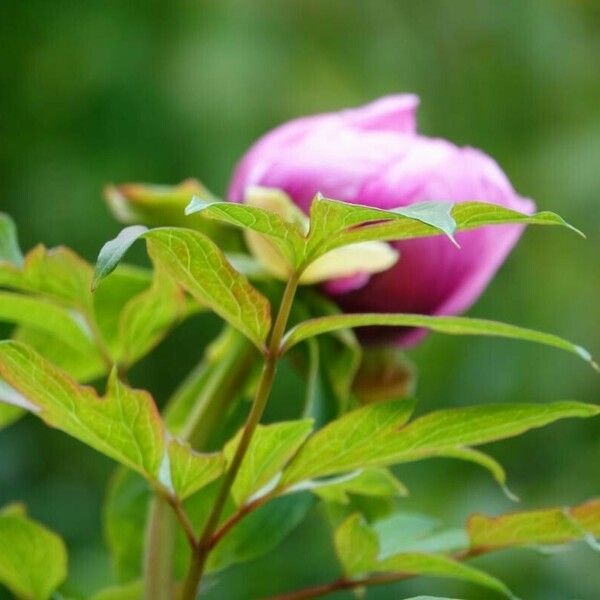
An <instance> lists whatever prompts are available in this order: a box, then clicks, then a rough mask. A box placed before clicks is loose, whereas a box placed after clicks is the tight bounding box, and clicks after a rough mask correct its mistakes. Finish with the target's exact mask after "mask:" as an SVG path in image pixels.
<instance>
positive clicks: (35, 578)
mask: <svg viewBox="0 0 600 600" xmlns="http://www.w3.org/2000/svg"><path fill="white" fill-rule="evenodd" d="M66 575H67V551H66V548H65V545H64V543H63V541H62V540H61V539H60V538H59V537H58V536H57V535H56V534H55V533H53V532H51V531H49V530H48V529H46V528H45V527H44V526H42V525H40V524H39V523H37V522H35V521H33V520H32V519H30V518H28V517H27V516H26V515H25V514H24V511H23V509H21V508H19V509H16V508H10V509H9V510H4V511H2V512H0V583H1V584H3V585H5V586H6V587H7V588H8V589H9V590H10V591H11V592H12V593H13V594H14V595H15V596H17V597H19V598H24V599H28V600H46V599H47V598H49V597H50V596H51V594H52V593H53V592H54V590H55V589H56V588H57V587H58V586H59V585H60V584H61V583H62V582H63V581H64V579H65V577H66Z"/></svg>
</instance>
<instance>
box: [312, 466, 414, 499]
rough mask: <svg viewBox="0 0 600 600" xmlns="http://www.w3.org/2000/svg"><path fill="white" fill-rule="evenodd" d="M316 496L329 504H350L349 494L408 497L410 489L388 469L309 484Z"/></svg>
mask: <svg viewBox="0 0 600 600" xmlns="http://www.w3.org/2000/svg"><path fill="white" fill-rule="evenodd" d="M307 484H310V486H309V485H307V486H306V489H310V490H311V491H312V492H313V493H314V494H316V495H317V496H319V497H320V498H321V499H323V500H326V501H327V502H337V503H338V504H348V503H349V501H350V498H349V496H348V495H349V494H356V495H359V496H371V497H381V498H387V497H393V496H407V495H408V489H407V488H406V486H405V485H404V484H403V483H402V482H401V481H400V480H399V479H397V478H396V477H395V476H394V475H393V474H392V473H391V472H390V471H389V470H388V469H381V468H379V469H365V470H364V471H358V472H356V473H351V474H350V475H349V476H342V477H339V478H334V479H333V480H316V481H314V480H313V481H310V482H307Z"/></svg>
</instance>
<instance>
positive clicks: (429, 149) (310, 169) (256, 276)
mask: <svg viewBox="0 0 600 600" xmlns="http://www.w3.org/2000/svg"><path fill="white" fill-rule="evenodd" d="M417 105H418V99H417V98H416V97H415V96H412V95H399V96H391V97H386V98H382V99H380V100H377V101H375V102H373V103H371V104H368V105H366V106H364V107H361V108H358V109H351V110H345V111H342V112H339V113H332V114H326V115H317V116H312V117H307V118H302V119H298V120H295V121H291V122H290V123H287V124H285V125H283V126H281V127H279V128H277V129H275V130H274V131H272V132H270V133H268V134H267V135H265V136H264V137H263V138H261V139H260V140H258V141H257V142H256V144H255V145H254V146H253V147H252V148H251V149H250V150H249V151H248V153H247V154H246V155H245V156H244V157H243V158H242V160H241V161H240V163H239V165H238V166H237V168H236V170H235V173H234V175H233V177H232V182H231V185H230V188H229V192H228V199H227V200H220V199H218V198H216V197H215V196H213V195H212V194H211V193H210V192H209V191H208V190H207V189H206V188H204V187H203V186H202V185H201V184H200V183H198V182H196V181H195V180H188V181H185V182H183V183H182V184H180V185H178V186H174V187H169V186H150V185H144V184H125V185H120V186H109V187H107V189H106V199H107V202H108V205H109V206H110V208H111V210H112V212H113V214H114V215H115V216H116V218H117V219H118V220H119V221H121V222H123V223H125V224H127V225H128V226H127V227H126V228H125V229H123V230H122V231H121V233H119V235H118V236H117V237H116V238H115V239H113V240H111V241H109V242H107V243H106V244H105V245H104V246H103V248H102V249H101V250H100V253H99V256H98V260H97V263H96V265H95V266H92V265H90V264H88V263H87V262H86V261H84V260H83V259H82V258H81V257H79V256H78V255H77V254H75V253H74V252H73V251H71V250H69V249H67V248H64V247H59V248H53V249H46V248H44V247H43V246H37V247H35V248H33V249H32V250H30V251H29V252H27V254H25V255H23V254H22V252H21V249H20V247H19V243H18V240H17V234H16V229H15V226H14V224H13V222H12V220H11V219H10V217H9V216H8V215H2V216H1V218H0V288H1V291H0V320H2V321H6V322H9V323H13V324H15V326H16V327H15V329H14V331H13V334H12V337H11V339H8V340H4V341H2V342H0V426H8V425H10V424H11V423H12V422H14V421H15V420H16V419H18V418H20V417H21V416H22V415H24V414H26V413H29V414H31V415H33V416H36V417H38V418H40V419H42V420H43V421H44V422H45V423H46V424H48V425H49V426H51V427H54V428H57V429H59V430H61V431H63V432H65V433H66V434H68V435H70V436H73V437H75V438H76V439H78V440H79V441H81V442H82V443H84V444H87V445H88V446H90V447H92V448H94V449H95V450H97V451H99V452H101V453H103V454H105V455H106V456H108V457H110V458H111V459H113V460H114V461H115V462H117V463H118V465H119V466H118V467H117V469H116V472H115V475H114V477H113V480H112V483H111V486H110V489H109V490H108V493H107V500H106V510H105V515H106V519H105V521H106V537H107V541H108V546H109V551H110V553H111V556H112V559H113V563H114V566H115V579H116V582H117V583H116V584H114V585H110V583H111V582H107V585H108V586H109V587H107V588H106V589H105V590H101V591H99V592H98V594H97V595H96V596H95V600H110V599H112V600H127V599H137V598H146V599H152V600H163V599H165V600H166V599H179V600H192V599H195V598H198V597H200V598H202V597H203V594H204V592H205V590H207V589H210V588H211V587H214V586H219V582H220V581H221V580H222V578H224V577H226V576H227V569H228V568H229V567H231V566H232V565H235V564H237V563H240V562H243V561H248V560H251V559H253V558H256V557H258V556H260V555H261V554H265V553H268V552H271V551H273V550H275V549H276V548H277V546H278V545H279V544H280V543H281V542H282V541H283V540H284V539H285V538H286V537H287V536H288V535H289V534H290V533H291V532H292V531H294V530H295V529H296V528H299V527H302V526H303V525H302V524H303V521H304V519H305V517H306V515H307V513H308V511H309V510H310V509H311V508H312V507H313V506H314V505H315V504H319V505H321V506H323V507H324V508H325V512H324V514H325V515H326V521H327V527H324V530H323V535H324V536H331V539H332V540H333V547H334V549H335V553H336V557H337V560H338V563H339V568H340V572H339V577H337V578H336V579H334V580H333V581H330V582H319V583H317V584H315V586H314V587H309V588H306V589H302V590H289V589H285V588H284V589H281V590H280V591H279V595H277V596H276V597H275V598H279V599H280V600H293V599H302V598H316V597H321V596H325V595H327V594H329V593H333V592H337V591H340V590H361V589H364V588H368V587H370V586H380V585H385V584H389V583H392V582H396V581H402V580H404V579H408V578H415V577H419V576H434V577H442V578H449V579H458V580H461V581H464V582H468V583H470V584H473V585H477V586H482V587H484V588H486V589H487V590H488V591H489V593H490V594H495V595H498V596H499V597H500V596H506V597H509V598H514V595H513V593H512V592H511V590H510V588H509V587H508V585H507V583H504V582H502V581H500V580H499V579H498V578H496V577H494V576H493V575H492V574H489V573H487V572H485V571H483V570H481V569H479V568H477V567H474V566H472V565H469V564H468V563H467V561H468V560H469V559H470V558H473V557H476V556H479V555H481V554H483V553H488V552H493V551H496V550H499V549H505V548H513V547H519V546H540V545H553V544H565V543H568V542H576V541H585V542H587V543H588V544H590V545H591V546H593V547H595V546H597V544H598V543H597V541H596V536H598V535H600V500H598V499H590V500H589V501H588V502H586V503H584V504H579V505H576V506H572V507H569V508H565V507H554V508H542V509H539V510H533V511H520V512H512V513H508V514H504V515H499V516H495V517H488V516H484V515H483V514H476V515H473V516H472V517H471V518H470V519H469V520H468V522H467V523H466V524H465V526H464V528H462V529H460V530H456V529H452V530H444V529H441V530H437V529H436V528H435V526H434V525H433V522H432V521H431V520H429V521H428V520H427V518H426V516H424V515H415V514H413V513H409V512H407V511H406V510H405V509H403V504H402V497H403V496H404V495H406V493H407V489H406V487H405V485H404V484H403V483H402V481H401V480H400V479H399V478H398V477H399V476H401V474H402V470H401V467H398V465H402V464H405V463H408V462H417V461H422V460H424V459H428V458H434V457H450V458H455V459H459V460H465V461H470V462H474V463H476V464H477V465H480V466H481V467H483V468H484V469H487V471H489V473H490V474H491V476H492V477H493V478H494V480H495V481H496V482H497V483H498V484H499V486H500V488H501V489H502V490H503V491H504V492H505V493H506V494H507V495H508V496H509V497H511V498H514V496H513V494H512V493H511V492H510V491H509V490H508V488H507V486H506V475H505V472H504V470H503V468H502V466H501V465H500V464H499V463H498V462H497V461H496V460H495V459H494V458H492V457H491V456H490V455H488V454H486V453H484V452H482V451H481V450H479V449H478V448H477V447H478V446H480V445H484V444H486V443H489V442H492V441H495V440H499V439H505V438H509V437H514V436H517V435H520V434H523V433H525V432H527V431H528V430H530V429H533V428H537V427H542V426H545V425H548V424H550V423H553V422H554V421H557V420H559V419H564V418H570V417H579V418H587V417H592V416H594V415H597V414H598V413H599V412H600V409H599V408H598V407H597V406H595V405H590V404H583V403H579V402H574V401H554V402H548V403H545V404H540V403H529V404H528V403H523V404H509V403H501V402H500V403H498V404H492V405H490V404H485V405H475V406H467V407H464V406H463V407H452V406H449V407H448V408H445V409H442V410H437V411H434V412H429V413H425V414H424V415H422V416H419V417H416V418H415V417H413V411H414V408H415V400H414V394H415V387H416V384H415V369H414V367H412V366H411V365H410V364H409V363H407V361H406V358H405V357H404V355H403V354H402V352H401V351H400V350H399V349H398V348H399V347H400V348H405V347H408V346H411V345H413V344H415V343H417V342H418V341H419V340H420V339H421V338H422V336H423V334H424V333H425V332H426V331H433V332H439V333H445V334H451V335H467V336H468V335H486V336H497V337H505V338H511V339H515V340H524V341H529V342H534V343H538V344H544V345H548V346H553V347H555V348H557V349H561V350H563V351H566V352H569V353H571V354H574V355H576V356H578V357H579V358H581V359H583V360H584V361H586V362H587V363H589V364H590V365H591V366H593V367H594V368H596V369H597V368H598V367H597V365H596V364H595V363H594V362H593V360H592V358H591V356H590V354H589V353H588V352H587V351H586V350H585V349H583V348H582V347H581V346H578V345H576V344H573V343H571V342H569V341H567V340H565V339H563V338H561V337H558V336H556V335H553V334H549V333H542V332H538V331H534V330H531V329H526V328H524V327H521V326H516V325H508V324H506V323H499V322H496V321H490V320H482V319H473V318H468V317H464V316H460V315H461V314H462V313H463V312H464V311H465V310H467V309H468V308H469V306H471V304H472V303H473V302H474V301H475V300H476V299H477V297H478V296H479V295H480V294H481V293H482V291H483V289H484V288H485V287H486V285H487V284H488V282H489V281H490V280H491V279H492V277H493V276H494V274H495V272H496V271H497V269H498V268H499V267H500V265H501V264H502V262H503V261H504V260H505V258H506V257H507V255H508V253H509V252H510V250H511V248H512V247H513V246H514V244H515V243H516V242H517V240H518V238H519V236H520V235H521V233H522V231H523V228H524V227H525V226H526V225H554V226H562V227H566V228H568V229H571V230H573V231H575V232H577V230H576V229H574V228H573V227H572V226H570V225H568V224H567V223H566V222H565V221H564V220H563V219H561V218H560V217H559V216H558V215H556V214H554V213H551V212H535V206H534V204H533V202H531V201H530V200H527V199H523V198H521V197H520V196H519V195H518V194H517V193H516V192H515V191H514V190H513V188H512V186H511V184H510V183H509V181H508V179H507V178H506V176H505V175H504V173H503V172H502V171H501V170H500V168H499V167H498V166H497V164H496V163H495V162H494V161H493V160H492V159H491V158H490V157H488V156H486V155H485V154H483V153H482V152H480V151H478V150H475V149H472V148H458V147H457V146H455V145H453V144H452V143H450V142H448V141H445V140H440V139H431V138H427V137H424V136H422V135H420V134H418V133H417V129H416V121H415V111H416V108H417ZM136 240H143V241H144V242H145V244H146V248H147V252H148V255H149V257H150V261H151V263H152V268H151V269H142V268H139V267H134V266H131V265H127V264H125V263H124V262H123V257H124V255H125V254H126V252H127V250H128V249H129V248H130V247H131V246H132V245H133V244H134V243H135V242H136ZM199 311H212V312H214V313H215V314H216V315H218V316H219V317H220V318H221V319H222V320H223V330H222V332H221V333H220V334H219V336H218V337H217V338H216V339H215V340H214V342H213V343H212V344H211V345H210V346H209V347H208V348H207V349H206V352H205V354H204V356H203V357H202V359H201V361H200V363H199V364H198V366H197V367H196V368H195V369H193V370H192V371H191V372H190V374H189V375H188V377H187V378H186V379H184V381H182V382H181V385H180V386H179V387H178V389H177V390H176V391H175V392H174V394H173V396H172V398H171V399H170V400H169V401H168V402H167V404H166V406H165V407H164V409H163V410H162V412H159V410H158V409H157V406H156V404H155V402H154V400H153V398H152V396H151V395H150V394H149V393H148V392H146V391H144V390H139V389H134V388H132V387H131V386H130V384H129V383H128V379H127V373H128V371H129V369H130V368H131V367H132V366H133V365H134V364H135V363H136V362H138V361H139V360H140V359H141V358H143V357H144V356H145V355H147V354H148V353H149V352H151V351H152V349H153V348H154V347H155V346H156V345H157V344H159V343H160V342H161V341H162V340H163V339H164V338H165V336H167V335H168V334H169V332H170V330H171V329H172V328H173V327H174V326H175V325H176V324H178V323H181V322H182V321H185V320H186V319H187V318H189V317H190V316H191V315H193V314H195V313H197V312H199ZM356 334H357V335H356ZM282 361H287V362H288V363H289V365H290V366H291V367H292V368H294V369H297V370H298V372H299V373H300V374H301V375H302V376H303V377H304V381H305V390H304V395H305V404H304V407H303V409H302V411H301V412H299V413H298V414H297V415H296V418H295V419H292V420H287V421H281V422H268V423H265V422H263V421H264V418H263V414H264V411H265V407H266V405H267V403H268V402H269V398H270V395H271V390H272V386H273V382H274V380H275V377H276V373H277V370H278V367H279V365H280V363H281V362H282ZM90 382H105V383H104V385H100V386H96V387H100V388H103V389H104V392H103V393H99V392H98V391H97V389H96V387H91V386H90V385H89V383H90ZM248 399H250V402H246V400H248ZM500 400H501V399H500ZM236 415H237V417H238V419H237V421H236V418H235V417H236ZM240 419H241V421H243V423H244V424H243V425H242V427H241V428H238V427H237V426H236V423H239V422H240ZM357 499H360V501H357ZM369 507H377V510H369ZM417 521H418V522H419V523H420V527H421V530H420V533H419V535H418V536H415V534H414V531H415V527H414V525H415V522H417ZM423 523H426V524H427V523H428V524H427V525H426V527H425V530H423ZM66 570H67V549H66V548H65V545H64V543H63V542H62V541H61V539H60V537H59V536H58V535H57V534H56V533H53V532H51V531H49V530H47V529H46V528H45V527H44V526H43V525H41V524H39V523H37V522H35V521H33V520H32V519H30V518H29V517H28V516H27V514H26V511H25V509H24V507H22V506H20V505H11V506H8V507H5V508H4V509H3V510H2V512H0V584H2V585H4V586H5V587H7V588H8V589H9V590H10V591H11V592H12V593H13V594H14V595H15V596H16V597H17V598H26V599H35V600H38V599H39V600H45V599H47V598H50V597H51V596H53V595H54V597H55V598H58V597H59V596H58V593H59V592H58V591H57V590H59V589H60V587H61V584H62V583H63V582H64V580H65V577H66ZM248 597H253V596H251V595H249V596H248Z"/></svg>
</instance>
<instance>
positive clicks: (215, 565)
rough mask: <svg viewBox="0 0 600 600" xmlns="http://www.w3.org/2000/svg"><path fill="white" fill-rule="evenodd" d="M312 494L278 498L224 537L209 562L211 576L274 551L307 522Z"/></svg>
mask: <svg viewBox="0 0 600 600" xmlns="http://www.w3.org/2000/svg"><path fill="white" fill-rule="evenodd" d="M313 504H314V501H313V498H312V497H311V496H310V494H294V495H292V496H284V497H282V498H276V499H275V500H272V501H271V502H268V503H267V504H265V505H263V506H261V507H260V508H259V509H257V510H255V511H253V512H252V513H250V514H249V515H248V516H247V517H245V518H244V519H242V520H241V521H240V522H239V523H238V524H237V525H236V526H235V527H234V528H233V529H231V530H230V531H229V533H227V535H225V537H223V539H222V540H221V541H220V542H219V544H218V545H217V546H215V548H214V550H213V551H212V552H211V554H210V557H209V559H208V566H207V570H208V571H209V572H215V571H221V570H223V569H225V568H226V567H228V566H230V565H232V564H235V563H240V562H246V561H249V560H253V559H255V558H257V557H259V556H261V555H263V554H266V553H267V552H270V551H272V550H274V549H275V548H276V547H277V546H278V545H279V544H280V543H281V542H283V540H285V539H286V538H287V537H288V535H289V534H290V533H291V532H292V531H293V530H294V529H296V527H297V526H298V525H299V524H300V523H301V522H302V521H303V520H304V518H305V517H306V514H307V512H308V511H309V509H310V508H311V507H312V506H313Z"/></svg>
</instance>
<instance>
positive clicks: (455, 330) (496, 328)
mask: <svg viewBox="0 0 600 600" xmlns="http://www.w3.org/2000/svg"><path fill="white" fill-rule="evenodd" d="M373 325H381V326H392V327H424V328H426V329H430V330H431V331H437V332H439V333H447V334H450V335H488V336H495V337H503V338H510V339H517V340H525V341H529V342H535V343H538V344H544V345H546V346H554V347H555V348H560V349H562V350H566V351H567V352H571V353H572V354H576V355H577V356H579V357H580V358H583V359H584V360H585V361H587V362H589V363H590V364H591V365H592V366H593V367H594V368H595V369H596V370H598V369H599V367H598V365H597V364H596V363H595V362H594V361H593V360H592V357H591V355H590V353H589V352H588V351H587V350H585V348H582V347H581V346H577V345H576V344H573V343H571V342H569V341H567V340H564V339H563V338H560V337H558V336H556V335H552V334H550V333H542V332H539V331H534V330H533V329H525V328H523V327H517V326H515V325H509V324H507V323H499V322H497V321H488V320H486V319H470V318H467V317H433V316H428V315H414V314H385V313H381V314H354V315H353V314H350V315H333V316H327V317H320V318H316V319H310V320H308V321H304V322H303V323H300V324H299V325H296V326H295V327H293V328H292V329H291V330H290V331H289V332H288V333H287V334H286V336H285V338H284V340H283V342H282V352H286V351H287V350H289V349H290V348H291V347H292V346H294V345H296V344H297V343H299V342H301V341H303V340H305V339H307V338H309V337H313V336H316V335H321V334H323V333H329V332H331V331H337V330H338V329H348V328H352V327H364V326H373Z"/></svg>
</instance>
